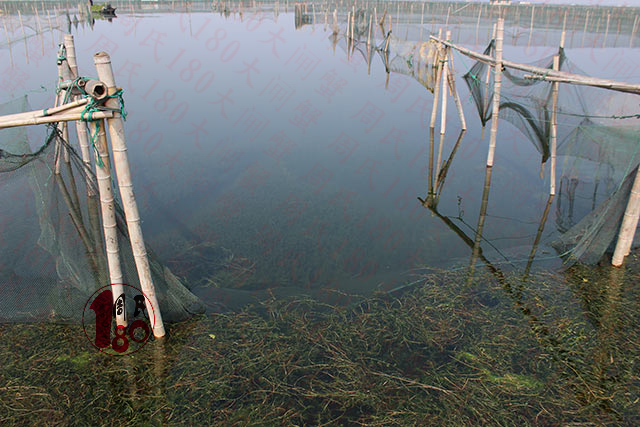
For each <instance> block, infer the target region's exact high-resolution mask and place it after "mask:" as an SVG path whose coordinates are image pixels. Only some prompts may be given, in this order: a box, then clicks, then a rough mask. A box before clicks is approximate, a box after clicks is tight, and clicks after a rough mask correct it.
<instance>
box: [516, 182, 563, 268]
mask: <svg viewBox="0 0 640 427" xmlns="http://www.w3.org/2000/svg"><path fill="white" fill-rule="evenodd" d="M554 197H555V195H553V194H551V195H549V198H548V199H547V205H546V206H545V208H544V213H543V214H542V219H541V220H540V225H539V226H538V232H537V233H536V238H535V240H534V241H533V246H532V247H531V253H530V254H529V260H528V261H527V266H526V267H525V269H524V276H523V280H526V279H527V277H529V272H530V271H531V265H532V264H533V259H534V258H535V256H536V252H537V251H538V245H539V243H540V238H541V237H542V232H543V231H544V226H545V224H546V223H547V217H548V216H549V211H550V210H551V205H552V203H553V199H554Z"/></svg>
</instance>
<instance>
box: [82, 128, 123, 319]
mask: <svg viewBox="0 0 640 427" xmlns="http://www.w3.org/2000/svg"><path fill="white" fill-rule="evenodd" d="M90 127H91V132H92V133H93V134H94V135H95V139H96V150H97V157H98V159H100V162H98V161H96V166H95V167H96V178H97V181H98V194H99V195H100V208H101V212H102V231H103V233H104V241H105V249H106V252H107V265H108V267H109V281H110V283H111V286H112V293H113V300H114V301H116V299H117V298H118V297H120V295H122V293H123V291H124V289H123V286H122V284H123V282H124V281H123V276H122V265H121V263H120V248H119V246H118V228H117V222H116V208H115V199H114V196H113V187H112V185H111V183H112V181H111V162H110V160H109V148H108V145H107V134H106V132H105V121H104V119H102V120H94V121H92V122H91V124H90ZM98 159H96V160H98ZM125 320H126V319H125V318H124V313H123V314H122V318H121V317H120V316H116V323H117V324H118V325H123V326H126V325H125V323H124V321H125Z"/></svg>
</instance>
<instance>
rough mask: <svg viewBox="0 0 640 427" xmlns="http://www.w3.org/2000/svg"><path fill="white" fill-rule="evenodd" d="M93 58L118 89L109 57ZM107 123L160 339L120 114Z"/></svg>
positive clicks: (111, 88) (112, 101) (161, 329)
mask: <svg viewBox="0 0 640 427" xmlns="http://www.w3.org/2000/svg"><path fill="white" fill-rule="evenodd" d="M93 59H94V63H95V64H96V70H97V73H98V78H99V79H100V80H101V81H103V82H104V83H105V84H106V85H107V87H108V90H109V94H110V95H113V94H114V93H116V92H117V90H118V89H117V87H116V82H115V78H114V76H113V69H112V67H111V58H110V57H109V55H108V54H107V53H105V52H99V53H96V54H95V55H94V56H93ZM106 104H107V106H108V107H111V108H115V109H117V108H119V105H118V101H117V100H116V99H113V98H111V99H109V101H107V103H106ZM107 124H108V126H109V136H110V137H111V145H112V151H113V161H114V165H115V170H116V176H117V178H118V187H119V188H120V194H121V197H122V202H123V205H124V206H123V207H124V212H125V217H126V220H127V229H128V231H129V238H130V239H131V249H132V251H133V257H134V260H135V262H136V269H137V270H138V277H139V279H140V286H141V287H142V292H144V293H145V295H146V297H147V298H148V299H147V300H145V302H146V303H148V304H149V305H150V306H147V310H148V311H149V316H150V317H151V316H153V317H154V319H155V323H154V325H153V334H154V336H155V337H156V338H160V337H163V336H164V335H165V330H164V324H163V322H162V315H161V313H160V307H159V305H158V298H157V296H156V291H155V287H154V285H153V279H152V277H151V269H150V268H149V259H148V258H147V251H146V248H145V245H144V238H143V236H142V228H141V226H140V214H139V213H138V205H137V203H136V199H135V196H134V194H133V185H132V183H131V171H130V169H129V158H128V155H127V146H126V142H125V138H124V126H123V123H122V117H121V116H120V115H119V114H115V115H114V117H113V118H111V119H108V120H107Z"/></svg>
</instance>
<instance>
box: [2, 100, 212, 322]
mask: <svg viewBox="0 0 640 427" xmlns="http://www.w3.org/2000/svg"><path fill="white" fill-rule="evenodd" d="M28 109H29V108H28V105H27V101H26V98H21V99H18V100H14V101H12V102H9V103H7V104H4V105H1V106H0V115H4V114H11V113H16V112H22V111H26V110H28ZM29 139H31V140H39V141H43V140H44V144H41V145H40V146H36V147H32V146H31V145H30V143H29ZM56 142H59V143H60V144H62V146H64V147H67V149H68V151H69V162H68V163H67V162H65V161H62V164H61V170H60V174H55V173H54V167H53V164H54V151H55V146H56ZM87 178H89V179H87ZM95 182H96V180H95V177H94V175H93V172H92V171H91V170H88V168H87V167H86V166H85V164H84V163H83V162H82V160H81V159H80V157H79V156H78V154H77V153H76V152H75V150H74V149H73V148H72V147H70V146H69V145H68V144H67V142H66V141H64V140H63V139H62V138H61V136H60V133H59V131H58V129H57V127H56V126H55V125H49V126H46V127H45V126H38V127H36V128H33V127H31V128H25V127H19V128H10V129H5V130H2V131H0V194H2V197H3V200H4V202H3V203H2V204H0V238H1V240H2V254H1V260H0V320H2V321H42V320H50V321H62V322H64V321H67V322H77V321H80V320H81V318H82V314H83V309H84V307H85V304H86V302H87V301H88V300H89V299H90V297H91V296H92V294H93V293H94V292H95V291H97V290H98V289H100V288H102V287H104V286H108V285H109V284H110V282H109V275H108V269H107V265H106V256H105V249H104V239H103V231H102V226H101V222H100V216H99V210H100V200H99V197H98V195H97V194H98V191H97V189H96V188H93V184H92V183H95ZM88 187H89V188H88ZM88 194H93V195H91V196H89V195H88ZM116 211H117V215H116V217H117V229H118V240H119V244H120V257H121V263H122V269H123V275H124V281H125V283H126V284H128V285H130V286H132V287H134V288H136V289H140V288H141V287H140V284H139V281H138V275H137V272H136V268H135V264H134V261H133V256H132V252H131V247H130V245H129V240H128V235H127V229H126V224H125V222H124V216H123V212H122V210H121V209H120V207H119V206H118V205H117V203H116ZM147 251H148V252H149V263H150V267H151V272H152V278H153V283H154V285H155V288H156V293H157V295H158V299H159V304H160V309H161V312H162V316H163V319H164V320H166V321H179V320H184V319H187V318H189V317H190V316H191V315H193V314H195V313H201V312H203V311H204V305H203V304H202V302H201V301H200V300H199V299H198V298H197V297H195V296H194V295H193V294H192V293H191V292H190V291H189V290H188V289H187V288H186V287H185V286H184V285H183V284H182V283H181V282H180V280H178V279H177V278H176V277H175V276H174V275H173V274H172V273H171V271H170V270H169V269H168V268H167V267H166V266H164V265H162V264H161V263H160V262H158V260H157V257H156V256H155V255H154V254H153V252H152V251H151V250H150V249H149V248H147ZM134 293H135V291H134V290H133V289H132V288H129V287H125V294H127V297H128V298H127V299H128V300H129V301H133V296H134V295H133V294H134Z"/></svg>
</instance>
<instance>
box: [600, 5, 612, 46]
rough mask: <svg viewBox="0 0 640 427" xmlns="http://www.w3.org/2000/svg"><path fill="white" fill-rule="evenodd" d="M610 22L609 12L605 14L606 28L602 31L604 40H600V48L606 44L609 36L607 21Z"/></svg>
mask: <svg viewBox="0 0 640 427" xmlns="http://www.w3.org/2000/svg"><path fill="white" fill-rule="evenodd" d="M610 20H611V12H607V27H606V29H605V30H604V39H602V47H605V45H606V44H607V36H608V35H609V21H610Z"/></svg>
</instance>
